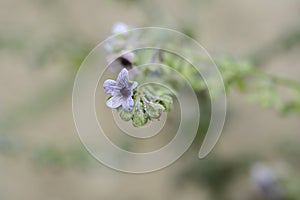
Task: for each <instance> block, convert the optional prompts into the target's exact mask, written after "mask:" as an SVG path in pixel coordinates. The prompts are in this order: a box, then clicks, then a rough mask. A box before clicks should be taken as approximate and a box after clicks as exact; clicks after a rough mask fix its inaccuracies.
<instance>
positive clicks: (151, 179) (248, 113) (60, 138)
mask: <svg viewBox="0 0 300 200" xmlns="http://www.w3.org/2000/svg"><path fill="white" fill-rule="evenodd" d="M299 19H300V1H297V0H285V1H272V0H252V1H250V0H245V1H240V0H228V1H221V0H212V1H208V0H204V1H197V0H187V1H179V0H166V1H146V0H141V1H138V0H127V1H121V0H101V1H96V0H88V1H79V0H73V1H70V0H69V1H67V0H62V1H59V0H23V1H17V0H0V91H1V95H0V113H1V114H0V179H1V180H0V199H1V200H17V199H28V200H35V199H36V200H37V199H44V200H48V199H49V200H50V199H51V200H68V199H70V200H71V199H72V200H77V199H78V200H81V199H89V200H94V199H95V200H96V199H98V200H99V199H125V200H126V199H128V200H129V199H130V200H135V199H137V200H138V199H143V200H147V199H149V200H150V199H157V200H159V199H161V200H162V199H210V196H211V195H210V192H209V191H208V187H207V186H206V184H205V183H203V182H202V183H201V184H200V185H199V184H196V183H195V181H189V178H187V179H185V180H181V179H180V176H181V175H180V174H181V173H185V172H188V171H189V166H192V165H193V162H194V160H195V159H197V157H196V153H195V152H194V151H192V150H191V151H189V152H188V153H186V154H185V155H184V156H183V158H181V159H180V160H179V161H177V162H176V163H174V164H173V165H172V166H170V167H168V168H166V169H163V170H160V171H158V172H155V173H150V174H143V175H130V174H124V173H120V172H116V171H114V170H111V169H109V168H107V167H105V166H103V165H101V164H99V163H98V162H97V161H95V160H94V159H93V158H92V157H91V156H90V155H89V154H88V153H87V152H86V151H85V149H84V147H83V146H82V145H81V143H80V141H79V138H78V136H77V133H76V130H75V126H74V123H73V118H72V107H71V94H72V84H73V81H74V78H75V74H76V70H77V69H78V67H79V66H80V63H81V62H82V60H83V58H84V57H85V56H86V55H87V53H88V52H89V51H90V50H91V49H92V48H93V47H94V46H95V45H97V44H98V43H99V42H100V41H102V40H104V39H105V38H106V37H108V36H109V35H110V31H111V27H112V25H113V24H114V23H115V22H118V21H122V22H124V23H128V24H132V25H136V26H162V27H167V28H172V29H176V30H179V31H183V32H186V33H190V34H191V35H192V36H193V37H194V38H195V39H196V40H197V41H199V42H200V43H201V44H202V45H203V46H204V47H205V48H206V49H207V50H208V51H209V52H210V53H211V55H212V56H220V55H226V54H229V55H232V56H233V57H235V58H237V59H241V60H243V59H245V60H247V59H250V58H251V56H252V55H257V52H264V51H270V52H271V51H272V48H273V46H274V47H276V44H277V43H278V44H280V39H281V38H284V37H285V36H286V35H289V34H290V33H293V32H295V31H299V30H300V26H299V25H300V20H299ZM298 33H299V32H298ZM298 37H299V35H298ZM296 41H298V42H299V39H298V40H296ZM299 55H300V45H299V44H298V45H297V43H296V42H295V45H293V46H292V47H291V48H288V49H283V50H281V51H278V52H275V53H274V54H272V55H271V56H269V57H267V58H266V59H265V60H263V62H262V64H260V66H259V67H261V68H263V69H264V70H266V71H267V72H269V73H271V74H276V75H280V76H283V77H287V78H290V79H293V80H295V81H299V75H300V68H299V66H300V60H299ZM299 129H300V123H299V115H287V116H283V115H280V114H278V113H276V112H275V111H273V110H271V109H263V108H261V107H259V106H257V105H254V104H249V102H247V100H246V99H245V97H244V95H241V94H239V93H237V92H234V91H233V92H232V93H231V94H230V95H229V96H228V119H227V122H226V126H225V129H224V133H223V135H222V136H221V139H220V141H219V142H218V144H217V146H216V147H215V149H214V151H213V152H212V154H210V157H211V158H212V159H214V158H215V157H216V158H219V157H222V158H223V159H225V160H226V159H228V160H234V159H239V158H240V157H246V156H245V155H252V156H254V157H258V158H255V159H254V160H255V161H253V162H257V161H259V160H262V161H263V162H267V163H269V165H271V166H277V165H278V166H283V167H282V168H284V169H289V170H285V171H289V172H290V173H295V174H298V172H299V171H300V170H299V163H300V161H299V156H300V152H299V150H300V149H299V144H300V137H299ZM290 149H291V150H290ZM284 152H292V153H291V155H290V154H288V155H290V156H291V157H289V156H286V154H285V153H284ZM297 159H298V160H297ZM203 162H205V161H203ZM251 162H252V161H251ZM278 163H279V164H278ZM199 165H201V161H199ZM250 166H251V164H250ZM238 168H239V167H237V170H238ZM199 169H200V168H199ZM178 177H179V178H178ZM237 177H238V178H235V179H234V180H233V181H230V182H228V183H226V184H225V185H226V189H225V191H226V192H225V193H224V194H226V195H228V196H229V197H230V198H231V199H239V200H241V199H248V196H249V195H250V196H251V194H252V193H254V192H253V191H255V187H254V186H253V185H252V182H251V181H250V179H251V178H250V177H249V169H248V168H247V169H246V170H245V171H243V172H242V173H240V174H239V175H238V176H237ZM220 178H222V177H220ZM199 179H201V177H200V178H199ZM199 181H200V182H201V180H199ZM196 182H197V180H196ZM294 187H295V188H296V189H295V190H297V189H300V185H297V184H296V185H295V186H294ZM237 188H238V189H237ZM230 198H229V199H230ZM224 199H225V197H224ZM257 199H267V198H265V197H263V196H259V197H257ZM299 199H300V196H299Z"/></svg>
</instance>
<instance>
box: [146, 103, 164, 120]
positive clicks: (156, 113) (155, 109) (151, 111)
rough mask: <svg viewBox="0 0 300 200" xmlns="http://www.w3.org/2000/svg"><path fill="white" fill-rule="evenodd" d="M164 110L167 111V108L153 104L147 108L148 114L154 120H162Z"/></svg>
mask: <svg viewBox="0 0 300 200" xmlns="http://www.w3.org/2000/svg"><path fill="white" fill-rule="evenodd" d="M163 110H165V108H164V107H163V106H162V105H161V104H158V103H151V104H148V105H147V106H146V112H147V114H148V115H149V117H150V118H152V119H158V118H160V116H161V114H162V111H163Z"/></svg>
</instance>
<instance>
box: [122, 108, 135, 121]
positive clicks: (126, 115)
mask: <svg viewBox="0 0 300 200" xmlns="http://www.w3.org/2000/svg"><path fill="white" fill-rule="evenodd" d="M120 117H121V119H122V120H124V121H130V120H131V119H132V117H133V112H132V110H131V111H126V110H123V109H122V110H121V111H120Z"/></svg>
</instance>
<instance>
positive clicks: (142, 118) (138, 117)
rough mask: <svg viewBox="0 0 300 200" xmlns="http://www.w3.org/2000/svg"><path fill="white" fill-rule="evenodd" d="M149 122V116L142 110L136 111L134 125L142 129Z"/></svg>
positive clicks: (133, 119)
mask: <svg viewBox="0 0 300 200" xmlns="http://www.w3.org/2000/svg"><path fill="white" fill-rule="evenodd" d="M147 121H148V117H147V115H146V114H145V113H144V111H143V110H142V109H138V110H136V112H135V113H134V115H133V118H132V124H133V126H135V127H141V126H143V125H145V124H146V123H147Z"/></svg>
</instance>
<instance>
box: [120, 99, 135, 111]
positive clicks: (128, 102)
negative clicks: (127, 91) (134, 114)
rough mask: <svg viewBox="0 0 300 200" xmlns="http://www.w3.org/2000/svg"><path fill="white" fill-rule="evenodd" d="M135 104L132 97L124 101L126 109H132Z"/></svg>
mask: <svg viewBox="0 0 300 200" xmlns="http://www.w3.org/2000/svg"><path fill="white" fill-rule="evenodd" d="M133 105H134V101H133V99H132V98H131V97H129V98H128V99H126V101H123V103H122V107H123V109H124V110H126V111H130V110H131V109H132V108H133Z"/></svg>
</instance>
